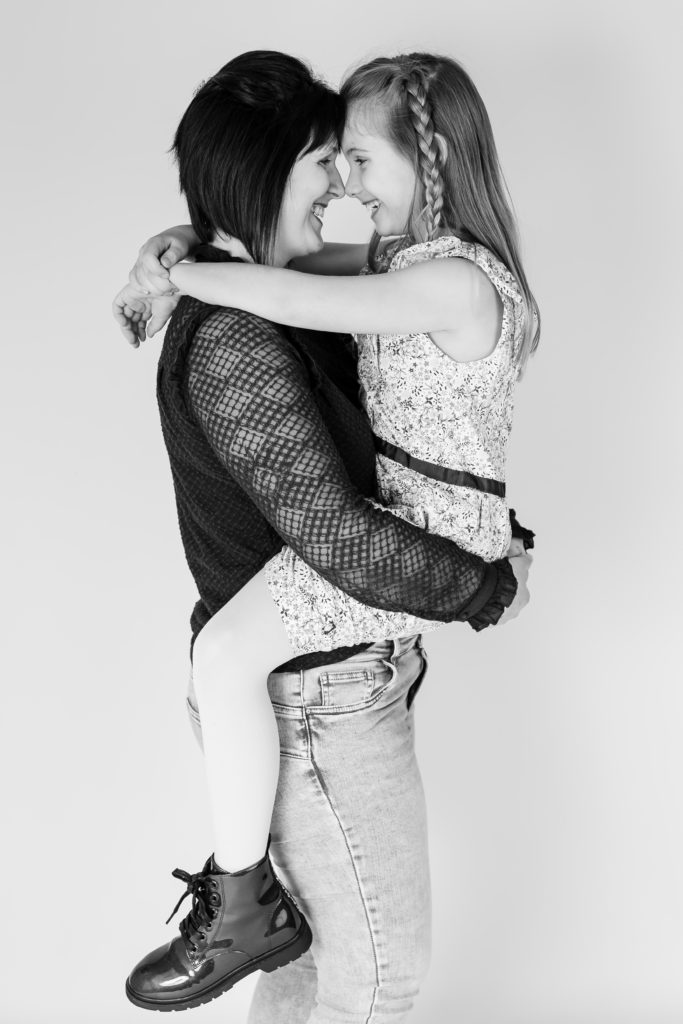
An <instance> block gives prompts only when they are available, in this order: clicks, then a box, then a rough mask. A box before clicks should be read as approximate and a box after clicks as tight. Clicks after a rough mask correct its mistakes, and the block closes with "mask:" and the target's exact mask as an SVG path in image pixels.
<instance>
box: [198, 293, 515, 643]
mask: <svg viewBox="0 0 683 1024" xmlns="http://www.w3.org/2000/svg"><path fill="white" fill-rule="evenodd" d="M188 372H189V375H188V392H189V400H190V405H191V407H192V410H193V412H194V414H195V415H196V417H197V419H198V421H199V422H200V423H201V425H202V428H203V430H204V433H205V435H206V437H207V440H208V441H209V443H210V444H211V446H212V448H213V450H214V452H215V454H216V456H217V458H218V460H219V462H220V463H221V464H222V465H223V466H224V467H225V468H226V469H227V471H228V472H229V473H230V475H231V476H232V478H233V479H234V480H235V481H236V482H237V483H238V484H239V485H240V487H242V489H243V490H244V492H245V493H246V494H247V495H248V496H249V498H250V499H251V501H252V502H253V503H254V505H255V506H256V508H258V510H259V511H260V513H261V514H262V515H263V516H264V518H265V519H267V520H268V522H269V523H270V524H271V525H272V527H273V528H274V529H275V531H276V532H277V533H278V534H279V535H280V537H281V538H282V539H283V541H284V542H285V543H287V544H289V545H290V546H291V547H292V548H293V550H294V551H295V552H296V553H297V554H298V555H299V556H300V557H301V558H303V560H304V561H305V562H307V563H308V564H309V565H311V566H312V567H313V568H314V569H316V570H317V572H319V573H320V575H321V576H324V577H325V579H327V580H329V581H330V582H331V583H334V584H335V586H337V587H340V588H341V589H342V590H345V591H346V592H347V593H348V594H350V595H351V596H352V597H355V598H356V599H357V600H359V601H363V602H364V603H365V604H370V605H373V606H374V607H377V608H386V609H387V610H389V611H408V612H410V613H411V614H413V615H418V616H419V617H420V618H425V619H437V620H440V621H442V622H445V621H448V622H450V621H453V620H455V619H458V620H467V621H468V622H470V624H471V625H472V626H473V628H475V629H480V628H483V627H484V626H486V625H488V624H490V623H492V622H496V621H497V619H498V618H499V617H500V615H501V613H502V610H503V608H504V607H506V606H507V605H509V604H510V603H511V602H512V600H513V597H514V594H515V591H516V583H515V578H514V574H513V571H512V567H511V565H510V563H509V562H508V561H507V560H506V559H501V560H499V561H498V562H490V563H485V562H483V561H482V559H480V558H478V557H477V556H476V555H473V554H470V553H469V552H467V551H463V550H462V549H461V548H459V547H457V545H456V544H454V543H453V542H452V541H450V540H447V539H446V538H445V537H439V536H437V535H436V534H429V533H427V532H425V531H424V530H421V529H420V528H419V527H417V526H414V525H413V524H412V523H409V522H407V521H406V520H403V519H401V518H399V517H397V516H394V515H392V514H391V512H390V511H389V510H384V509H379V508H377V507H375V506H374V505H373V503H372V502H371V501H370V500H369V499H368V498H366V497H364V496H363V495H362V494H360V493H359V492H358V491H357V490H356V489H355V488H354V486H353V484H352V483H351V480H350V479H349V477H348V474H347V472H346V469H345V467H344V464H343V462H342V460H341V457H340V455H339V452H338V451H337V449H336V448H335V446H334V443H333V441H332V438H331V436H330V434H329V431H328V430H327V427H326V426H325V423H324V421H323V419H322V417H321V415H320V411H319V409H318V407H317V405H316V403H315V400H314V398H313V395H312V393H311V382H310V379H309V377H308V374H307V371H306V369H305V367H304V365H303V363H302V362H301V360H300V357H299V356H298V355H297V353H296V352H295V350H294V349H293V348H292V347H291V345H290V343H289V342H288V341H287V339H286V338H285V337H284V335H283V334H282V332H281V331H278V330H277V329H276V328H275V327H274V326H273V325H272V324H268V323H264V322H263V321H259V320H257V319H256V318H255V317H249V315H248V314H243V313H236V312H235V311H234V310H232V311H230V310H221V311H216V312H215V313H214V314H213V315H212V316H211V317H209V319H208V320H206V321H205V323H204V324H203V325H202V327H200V329H199V330H198V331H197V333H196V335H195V337H194V340H193V344H192V347H191V350H190V358H189V363H188Z"/></svg>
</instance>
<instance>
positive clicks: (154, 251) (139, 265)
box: [128, 224, 199, 296]
mask: <svg viewBox="0 0 683 1024" xmlns="http://www.w3.org/2000/svg"><path fill="white" fill-rule="evenodd" d="M198 243H199V239H198V238H197V236H196V235H195V233H194V231H193V229H192V227H191V226H190V225H189V224H179V225H178V226H177V227H174V228H168V230H166V231H162V232H161V234H159V235H153V236H152V238H149V239H148V240H147V241H146V242H145V244H144V245H143V246H142V248H141V249H140V252H139V253H138V258H137V260H136V262H135V266H134V267H133V269H132V270H131V272H130V274H129V275H128V281H129V283H130V285H131V286H132V287H133V288H136V289H137V290H138V292H149V294H150V295H155V296H161V295H172V294H173V293H174V292H175V289H174V287H173V285H172V284H171V281H170V279H169V276H168V271H169V269H170V268H171V267H173V266H175V264H176V263H179V262H180V260H184V259H187V257H188V256H190V255H191V254H192V252H193V251H194V249H195V248H196V247H197V245H198Z"/></svg>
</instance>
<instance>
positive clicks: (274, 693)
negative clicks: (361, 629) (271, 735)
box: [191, 637, 430, 1024]
mask: <svg viewBox="0 0 683 1024" xmlns="http://www.w3.org/2000/svg"><path fill="white" fill-rule="evenodd" d="M425 669H426V661H425V657H424V652H423V650H422V645H421V641H420V638H419V637H406V638H401V639H399V640H387V641H383V642H381V643H376V644H373V645H372V647H370V648H369V649H368V650H366V651H363V652H361V653H360V654H357V655H354V656H353V657H351V658H348V659H347V660H346V661H343V662H339V663H337V664H333V665H325V666H322V667H321V668H317V669H310V670H307V671H304V672H280V673H272V674H271V675H270V676H269V678H268V690H269V693H270V697H271V701H272V704H273V708H274V710H275V714H276V716H277V721H278V727H279V732H280V752H281V758H280V778H279V783H278V791H277V797H276V801H275V807H274V811H273V819H272V825H271V846H270V853H271V859H272V861H273V863H274V865H275V867H276V870H277V872H278V873H279V875H280V877H281V878H282V880H283V882H284V884H285V885H286V886H287V888H288V889H289V890H290V892H291V893H292V894H293V896H294V897H295V899H296V901H297V903H298V904H299V906H300V907H301V909H302V910H303V912H304V913H305V914H306V916H307V918H308V921H309V924H310V925H311V929H312V932H313V945H312V946H311V949H310V950H309V951H308V953H306V954H304V956H302V957H300V958H299V959H298V960H296V961H295V962H294V963H292V964H290V965H288V966H287V967H285V968H282V969H281V970H279V971H275V972H274V973H272V974H261V975H259V980H258V983H257V987H256V993H255V996H254V1000H253V1003H252V1006H251V1010H250V1013H249V1024H380V1022H382V1021H385V1022H387V1024H389V1022H390V1024H403V1022H406V1021H408V1019H409V1015H410V1010H411V1007H412V1006H413V1001H414V999H415V996H416V995H417V992H418V989H419V987H420V983H421V981H422V979H423V977H424V975H425V972H426V969H427V964H428V958H429V940H430V891H429V863H428V851H427V822H426V815H425V803H424V794H423V790H422V782H421V780H420V773H419V770H418V767H417V762H416V759H415V748H414V735H413V729H414V723H413V719H414V710H413V704H412V698H413V697H414V695H415V692H416V691H417V688H418V687H419V685H420V683H421V681H422V677H423V675H424V672H425ZM192 712H194V714H193V715H192V717H193V720H194V724H195V726H196V725H198V722H197V715H196V711H194V709H193V708H192V707H191V713H192Z"/></svg>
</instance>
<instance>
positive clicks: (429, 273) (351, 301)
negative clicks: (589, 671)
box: [171, 259, 477, 334]
mask: <svg viewBox="0 0 683 1024" xmlns="http://www.w3.org/2000/svg"><path fill="white" fill-rule="evenodd" d="M171 281H172V282H173V284H174V285H176V287H177V288H179V289H180V291H181V292H185V293H186V294H188V295H193V296H194V297H195V298H197V299H201V301H203V302H207V303H209V304H211V305H216V306H229V307H233V308H237V309H245V310H247V312H249V313H255V314H256V315H257V316H261V317H263V318H264V319H266V320H271V321H274V322H275V323H281V324H289V325H290V326H292V327H308V328H311V329H312V330H318V331H337V332H340V331H348V332H350V333H353V334H361V333H363V334H417V333H425V332H432V331H448V330H454V329H456V328H457V327H458V326H459V325H460V323H461V322H462V318H463V317H464V316H465V315H467V314H468V313H469V312H470V311H471V309H472V302H473V299H474V292H475V290H476V288H477V282H476V279H475V278H474V277H473V275H472V270H471V267H470V265H469V264H468V263H467V261H465V260H460V259H449V260H430V261H428V262H424V263H418V264H415V265H414V266H412V267H408V268H407V269H405V270H398V271H396V272H394V273H389V274H368V275H366V276H363V277H325V276H316V275H314V274H302V273H300V272H299V271H296V270H284V269H280V268H279V267H263V266H256V265H254V264H243V263H194V264H187V263H182V264H178V265H176V266H175V267H173V268H172V270H171Z"/></svg>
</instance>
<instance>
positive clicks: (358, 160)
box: [353, 156, 367, 167]
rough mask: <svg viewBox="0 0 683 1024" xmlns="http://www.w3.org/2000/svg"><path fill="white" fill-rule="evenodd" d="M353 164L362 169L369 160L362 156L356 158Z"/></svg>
mask: <svg viewBox="0 0 683 1024" xmlns="http://www.w3.org/2000/svg"><path fill="white" fill-rule="evenodd" d="M353 162H354V164H358V166H359V167H362V166H363V164H366V163H367V160H366V159H365V157H362V156H354V158H353Z"/></svg>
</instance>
